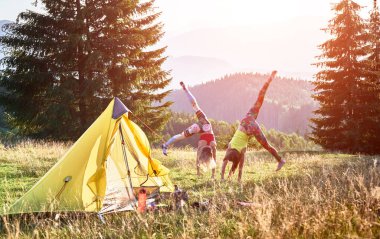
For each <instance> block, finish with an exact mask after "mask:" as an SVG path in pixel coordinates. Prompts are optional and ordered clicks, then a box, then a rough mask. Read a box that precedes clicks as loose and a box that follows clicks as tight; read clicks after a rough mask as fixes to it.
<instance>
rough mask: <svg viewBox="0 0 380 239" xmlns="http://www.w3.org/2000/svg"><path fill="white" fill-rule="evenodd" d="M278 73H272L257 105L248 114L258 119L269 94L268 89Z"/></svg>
mask: <svg viewBox="0 0 380 239" xmlns="http://www.w3.org/2000/svg"><path fill="white" fill-rule="evenodd" d="M276 74H277V71H272V74H271V75H270V76H269V78H268V80H267V81H266V82H265V84H264V86H263V87H262V88H261V90H260V92H259V96H258V97H257V100H256V102H255V104H254V105H253V106H252V108H250V109H249V111H248V114H253V116H254V118H255V119H257V116H258V115H259V112H260V109H261V106H262V105H263V102H264V97H265V94H266V92H267V89H268V87H269V84H270V83H271V82H272V80H273V78H274V77H275V76H276Z"/></svg>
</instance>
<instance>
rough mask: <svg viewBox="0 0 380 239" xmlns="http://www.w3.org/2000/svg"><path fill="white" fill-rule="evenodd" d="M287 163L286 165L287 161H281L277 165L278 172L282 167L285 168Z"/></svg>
mask: <svg viewBox="0 0 380 239" xmlns="http://www.w3.org/2000/svg"><path fill="white" fill-rule="evenodd" d="M285 163H286V161H285V160H283V159H281V161H280V162H278V164H277V169H276V172H277V171H279V170H280V169H281V168H282V166H284V164H285Z"/></svg>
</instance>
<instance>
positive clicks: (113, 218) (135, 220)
mask: <svg viewBox="0 0 380 239" xmlns="http://www.w3.org/2000/svg"><path fill="white" fill-rule="evenodd" d="M68 147H69V145H68V144H60V143H45V142H29V141H26V142H22V143H18V144H16V145H13V146H4V145H2V144H0V182H1V184H0V185H1V187H0V208H1V210H3V209H4V208H6V207H7V206H9V205H10V204H11V203H12V202H14V201H15V200H16V199H17V198H18V197H20V196H21V195H22V194H23V193H25V192H26V191H27V190H28V189H29V188H30V187H31V186H32V185H33V184H34V183H35V182H36V181H37V180H38V178H40V177H41V176H43V175H44V173H45V172H46V171H47V170H48V169H49V168H50V167H51V166H52V165H53V164H54V163H55V162H56V161H57V159H58V158H59V157H60V156H61V155H63V154H64V152H65V151H66V150H67V149H68ZM153 154H154V156H155V157H156V158H158V159H160V160H161V161H162V162H163V163H164V165H165V166H167V167H169V168H170V169H171V178H172V181H173V182H174V183H175V184H178V185H179V186H180V187H181V188H183V189H185V190H187V191H188V193H189V196H190V204H191V203H192V202H196V201H205V200H209V201H210V204H209V207H208V208H207V210H198V209H193V208H191V207H190V206H188V207H185V208H184V209H183V210H182V211H169V210H165V209H160V210H158V211H155V212H149V213H146V214H143V215H141V214H138V213H136V212H123V213H117V214H110V215H106V216H105V219H106V223H105V224H103V223H102V222H101V221H100V220H99V219H98V218H97V216H96V215H94V214H78V215H62V217H61V219H59V220H54V215H51V216H47V217H44V218H40V217H37V216H29V217H28V218H24V217H15V218H11V219H10V218H7V217H2V220H1V223H0V237H4V238H380V157H376V156H372V157H370V156H360V155H344V154H329V153H316V152H309V153H307V152H304V153H302V152H298V153H286V152H283V153H282V154H283V156H284V157H285V159H286V160H287V164H286V165H285V167H284V168H283V169H282V170H281V171H280V172H278V173H275V172H274V169H275V167H276V164H275V160H274V159H273V158H271V156H270V155H269V154H268V153H266V152H250V153H248V155H247V158H248V160H247V161H246V164H245V168H244V174H243V181H242V183H241V184H238V183H237V181H236V178H237V175H235V177H234V179H233V180H231V181H224V182H222V181H220V171H219V170H218V172H217V179H216V180H210V176H211V174H210V173H207V174H205V175H203V176H202V177H200V178H198V177H197V176H196V168H195V151H191V150H179V149H178V150H172V151H170V154H169V156H168V157H164V156H162V155H161V153H160V151H159V150H155V151H154V152H153ZM223 154H224V152H223V151H219V152H218V166H219V167H218V169H220V164H221V159H222V157H223ZM238 201H244V202H253V203H254V204H253V205H252V206H240V205H238V204H237V202H238Z"/></svg>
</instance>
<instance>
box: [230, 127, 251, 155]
mask: <svg viewBox="0 0 380 239" xmlns="http://www.w3.org/2000/svg"><path fill="white" fill-rule="evenodd" d="M248 139H249V137H248V135H247V134H246V133H244V132H242V131H240V130H236V132H235V134H234V136H233V137H232V139H231V141H230V145H231V148H232V149H236V150H237V151H239V152H240V153H241V151H242V149H244V148H246V147H247V145H248Z"/></svg>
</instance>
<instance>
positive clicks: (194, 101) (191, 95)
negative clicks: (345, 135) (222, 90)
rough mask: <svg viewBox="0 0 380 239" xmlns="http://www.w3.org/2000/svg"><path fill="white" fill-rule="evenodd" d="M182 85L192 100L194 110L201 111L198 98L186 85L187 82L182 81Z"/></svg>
mask: <svg viewBox="0 0 380 239" xmlns="http://www.w3.org/2000/svg"><path fill="white" fill-rule="evenodd" d="M180 85H181V86H182V89H183V90H184V91H185V93H186V95H187V98H189V101H190V103H191V106H192V107H193V109H194V111H195V112H197V111H199V110H200V108H199V105H198V103H197V100H196V99H195V97H194V96H193V94H191V92H190V90H189V89H188V88H187V87H186V85H185V83H183V82H182V81H181V82H180Z"/></svg>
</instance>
